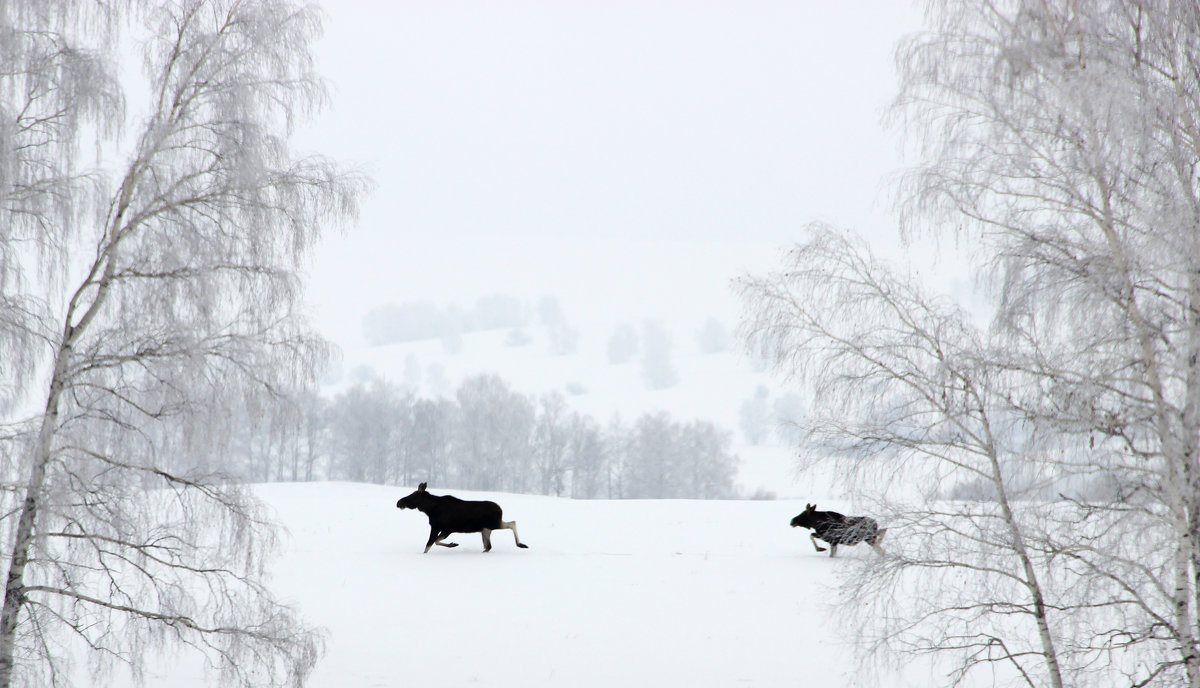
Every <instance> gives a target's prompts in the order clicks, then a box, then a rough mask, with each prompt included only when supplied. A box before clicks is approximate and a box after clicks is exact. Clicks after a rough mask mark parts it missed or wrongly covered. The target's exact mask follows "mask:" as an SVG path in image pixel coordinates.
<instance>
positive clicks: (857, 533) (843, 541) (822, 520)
mask: <svg viewBox="0 0 1200 688" xmlns="http://www.w3.org/2000/svg"><path fill="white" fill-rule="evenodd" d="M792 527H793V528H796V527H800V528H808V529H810V530H812V531H813V532H812V533H811V534H810V535H809V538H810V539H812V543H813V547H816V548H817V551H818V552H824V551H825V548H824V547H822V546H820V545H818V544H817V540H818V539H821V540H824V541H825V542H828V543H829V556H831V557H832V556H833V555H835V554H837V548H838V545H857V544H858V543H860V542H866V543H867V544H868V545H870V546H871V548H872V549H874V550H875V553H876V554H879V555H882V554H883V547H881V546H880V545H879V543H880V542H882V541H883V536H884V535H886V534H887V528H883V529H880V528H879V523H878V522H877V521H876V520H875V519H873V518H871V517H869V516H843V515H842V514H839V513H838V512H836V511H817V505H816V504H808V505H806V506H805V508H804V511H802V512H800V514H799V515H798V516H796V517H795V518H793V519H792Z"/></svg>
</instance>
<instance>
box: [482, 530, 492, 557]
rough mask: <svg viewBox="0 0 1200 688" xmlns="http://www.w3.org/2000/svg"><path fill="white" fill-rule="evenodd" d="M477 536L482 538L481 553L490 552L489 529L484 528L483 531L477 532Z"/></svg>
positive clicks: (490, 532) (490, 538) (490, 537)
mask: <svg viewBox="0 0 1200 688" xmlns="http://www.w3.org/2000/svg"><path fill="white" fill-rule="evenodd" d="M479 534H480V535H482V536H483V551H485V552H490V551H492V530H491V529H490V528H484V529H483V530H481V531H479Z"/></svg>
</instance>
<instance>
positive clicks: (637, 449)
mask: <svg viewBox="0 0 1200 688" xmlns="http://www.w3.org/2000/svg"><path fill="white" fill-rule="evenodd" d="M230 438H231V441H230V451H229V452H228V453H227V455H226V458H224V459H222V462H223V463H224V465H222V466H219V467H218V468H220V469H221V470H225V471H228V472H230V473H233V474H235V475H238V476H239V477H243V478H245V479H247V480H251V481H262V482H269V481H280V480H298V481H309V480H351V481H356V482H367V483H375V484H386V485H415V484H417V483H420V482H426V481H427V482H429V483H430V484H431V485H437V486H442V487H455V488H460V489H469V490H497V491H505V492H519V493H532V494H544V495H554V496H562V497H575V498H584V499H589V498H605V499H637V498H649V499H655V498H693V499H722V498H731V497H735V496H737V495H736V490H735V488H734V477H735V475H736V473H737V457H736V456H734V455H732V454H731V452H730V444H731V438H730V434H729V433H728V432H726V431H724V430H722V429H720V428H718V427H717V426H716V425H714V424H712V423H710V422H707V421H699V420H697V421H690V422H679V421H676V420H674V419H672V418H671V417H670V415H669V414H667V413H665V412H659V413H654V414H646V415H643V416H641V417H640V418H638V419H637V420H635V421H633V422H632V423H628V424H627V423H625V422H622V421H621V420H619V419H614V420H612V421H610V422H608V423H607V424H606V425H601V424H600V423H599V422H597V421H596V420H595V419H593V418H591V417H590V416H587V415H584V414H581V413H579V412H576V411H572V410H571V409H569V408H568V407H567V403H566V399H565V397H564V396H563V395H562V394H559V393H557V392H555V393H549V394H545V395H541V396H537V397H532V396H527V395H524V394H521V393H519V392H516V391H514V390H513V389H511V388H510V387H509V386H508V385H507V384H506V383H505V382H504V381H503V380H502V379H501V378H500V377H498V376H496V375H479V376H475V377H471V378H468V379H466V380H464V381H463V382H462V384H461V385H460V386H459V387H458V389H457V390H456V392H455V394H454V396H453V398H449V397H438V398H429V397H422V396H417V395H416V394H414V393H413V392H411V391H410V390H408V389H407V388H404V387H401V386H399V385H394V384H391V383H388V382H385V381H379V380H376V381H372V382H368V383H363V384H358V385H355V386H353V387H350V388H349V389H347V390H346V391H345V392H343V393H341V394H339V395H338V396H336V397H334V398H332V399H331V398H326V397H320V396H309V397H306V398H305V399H304V401H303V402H302V403H300V404H299V405H298V406H297V408H296V413H294V414H292V416H291V417H290V418H289V419H287V420H286V421H283V422H277V423H275V424H274V425H272V426H270V427H262V426H261V425H259V424H256V423H254V422H250V420H249V418H247V420H246V422H238V421H236V420H233V421H232V422H231V427H230Z"/></svg>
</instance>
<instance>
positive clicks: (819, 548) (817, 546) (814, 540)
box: [808, 533, 825, 552]
mask: <svg viewBox="0 0 1200 688" xmlns="http://www.w3.org/2000/svg"><path fill="white" fill-rule="evenodd" d="M808 539H809V540H812V543H813V547H815V548H816V549H817V551H818V552H824V551H825V548H824V547H822V546H820V545H818V544H817V535H816V533H813V534H812V535H809V536H808Z"/></svg>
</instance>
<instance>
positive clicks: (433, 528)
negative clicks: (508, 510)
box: [396, 483, 528, 553]
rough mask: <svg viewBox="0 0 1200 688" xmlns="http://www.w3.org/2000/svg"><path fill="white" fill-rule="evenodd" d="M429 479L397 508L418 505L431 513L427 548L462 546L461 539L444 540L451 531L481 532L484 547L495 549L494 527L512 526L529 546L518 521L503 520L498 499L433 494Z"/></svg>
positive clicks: (424, 512)
mask: <svg viewBox="0 0 1200 688" xmlns="http://www.w3.org/2000/svg"><path fill="white" fill-rule="evenodd" d="M427 486H428V484H427V483H421V484H420V485H418V486H417V491H416V492H414V493H412V494H410V495H409V496H407V497H403V498H401V499H400V500H399V501H397V502H396V508H397V509H416V510H418V511H420V512H422V513H423V514H425V515H426V516H428V517H429V542H426V543H425V552H426V553H428V552H429V549H430V548H431V547H433V546H434V545H441V546H442V547H458V543H457V542H443V540H445V539H446V538H448V537H450V534H451V533H481V534H482V535H483V551H485V552H490V551H491V550H492V531H493V530H511V531H512V534H513V540H516V542H517V547H520V548H521V549H528V547H527V546H526V545H524V544H522V542H521V538H519V537H518V536H517V522H516V521H505V520H503V518H502V516H503V513H504V512H503V511H501V509H500V505H499V504H497V503H495V502H482V501H469V500H465V499H459V498H458V497H452V496H450V495H433V494H429V492H427V491H426V490H425V488H426V487H427Z"/></svg>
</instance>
